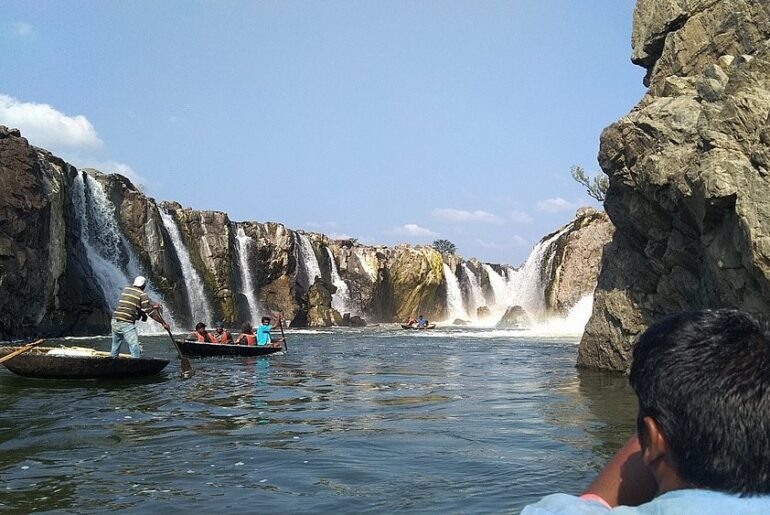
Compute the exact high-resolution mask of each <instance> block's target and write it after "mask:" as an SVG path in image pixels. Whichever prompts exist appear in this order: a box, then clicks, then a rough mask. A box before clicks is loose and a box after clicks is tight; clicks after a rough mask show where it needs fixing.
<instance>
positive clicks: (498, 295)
mask: <svg viewBox="0 0 770 515" xmlns="http://www.w3.org/2000/svg"><path fill="white" fill-rule="evenodd" d="M482 266H483V267H484V270H486V271H487V277H489V285H490V286H491V287H492V294H493V295H494V297H495V299H494V303H493V305H494V306H497V307H499V306H502V307H503V309H505V308H507V307H508V295H507V291H508V286H507V284H506V280H505V279H503V277H502V276H501V275H500V274H498V273H497V272H496V271H495V269H494V268H492V267H491V266H489V265H487V264H484V265H482Z"/></svg>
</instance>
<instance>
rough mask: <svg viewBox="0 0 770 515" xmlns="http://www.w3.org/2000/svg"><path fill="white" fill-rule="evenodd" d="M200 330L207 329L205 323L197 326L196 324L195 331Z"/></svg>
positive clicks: (199, 323)
mask: <svg viewBox="0 0 770 515" xmlns="http://www.w3.org/2000/svg"><path fill="white" fill-rule="evenodd" d="M198 329H206V324H204V323H203V322H198V323H197V324H195V330H196V331H197V330H198Z"/></svg>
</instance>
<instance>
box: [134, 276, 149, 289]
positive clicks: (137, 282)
mask: <svg viewBox="0 0 770 515" xmlns="http://www.w3.org/2000/svg"><path fill="white" fill-rule="evenodd" d="M145 284H147V278H146V277H144V276H143V275H137V276H136V279H134V286H136V287H137V288H141V287H142V286H144V285H145Z"/></svg>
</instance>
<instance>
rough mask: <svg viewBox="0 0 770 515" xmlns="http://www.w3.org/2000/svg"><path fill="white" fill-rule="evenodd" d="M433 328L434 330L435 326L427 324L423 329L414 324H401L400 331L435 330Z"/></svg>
mask: <svg viewBox="0 0 770 515" xmlns="http://www.w3.org/2000/svg"><path fill="white" fill-rule="evenodd" d="M435 328H436V324H428V325H426V326H425V327H417V325H416V324H412V325H409V324H401V329H414V330H416V331H424V330H426V329H435Z"/></svg>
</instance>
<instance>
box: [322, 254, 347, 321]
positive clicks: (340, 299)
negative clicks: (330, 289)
mask: <svg viewBox="0 0 770 515" xmlns="http://www.w3.org/2000/svg"><path fill="white" fill-rule="evenodd" d="M326 253H327V254H328V256H329V262H330V263H331V269H332V271H331V277H332V284H334V286H336V287H337V291H336V292H334V294H333V295H332V307H333V308H334V309H336V310H337V312H338V313H340V314H341V315H344V314H345V313H350V288H348V283H346V282H345V281H344V280H343V279H342V277H340V273H339V271H338V270H337V263H336V262H335V261H334V255H333V254H332V251H331V250H330V249H329V247H326Z"/></svg>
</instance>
